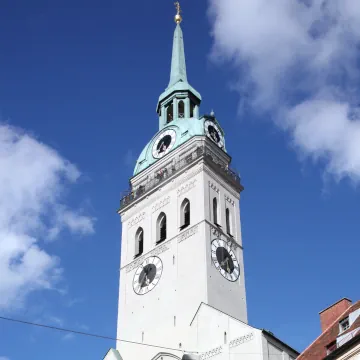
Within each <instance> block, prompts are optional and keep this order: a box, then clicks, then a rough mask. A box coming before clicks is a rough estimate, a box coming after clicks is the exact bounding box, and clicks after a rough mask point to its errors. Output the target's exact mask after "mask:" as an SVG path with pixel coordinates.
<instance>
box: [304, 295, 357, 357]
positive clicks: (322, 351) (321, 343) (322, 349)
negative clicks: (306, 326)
mask: <svg viewBox="0 0 360 360" xmlns="http://www.w3.org/2000/svg"><path fill="white" fill-rule="evenodd" d="M357 309H360V300H359V301H357V302H356V303H355V304H353V305H351V306H350V307H349V308H348V309H347V310H346V311H344V312H343V313H342V314H341V315H340V316H339V317H338V318H337V319H336V320H335V321H334V322H333V323H332V324H331V325H330V326H329V327H328V328H327V329H326V330H325V331H324V332H323V333H322V334H321V335H320V336H319V337H318V338H317V339H316V340H315V341H314V342H313V343H311V344H310V345H309V346H308V347H307V348H306V349H305V350H304V351H303V352H302V353H301V354H300V355H299V356H298V357H297V360H322V359H323V358H324V357H326V355H327V354H326V346H328V345H329V344H331V343H332V342H334V341H335V340H336V338H337V337H338V335H339V321H341V320H342V319H344V318H345V317H346V316H348V315H349V314H350V313H352V312H353V311H355V310H357ZM358 327H360V316H359V317H358V318H357V319H356V321H355V322H354V323H353V324H352V325H351V326H350V328H349V329H348V330H346V331H344V332H343V333H342V334H341V335H343V334H346V333H348V332H350V331H352V330H354V329H356V328H358Z"/></svg>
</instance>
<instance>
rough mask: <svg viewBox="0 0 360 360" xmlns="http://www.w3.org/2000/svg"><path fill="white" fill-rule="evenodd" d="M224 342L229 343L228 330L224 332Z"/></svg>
mask: <svg viewBox="0 0 360 360" xmlns="http://www.w3.org/2000/svg"><path fill="white" fill-rule="evenodd" d="M224 344H227V334H226V331H225V332H224Z"/></svg>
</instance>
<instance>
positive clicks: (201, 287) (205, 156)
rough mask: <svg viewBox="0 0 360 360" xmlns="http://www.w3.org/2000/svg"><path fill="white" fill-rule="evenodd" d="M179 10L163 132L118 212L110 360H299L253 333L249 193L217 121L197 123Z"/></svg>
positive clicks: (161, 111)
mask: <svg viewBox="0 0 360 360" xmlns="http://www.w3.org/2000/svg"><path fill="white" fill-rule="evenodd" d="M176 6H177V14H176V16H175V22H176V28H175V33H174V40H173V51H172V60H171V75H170V82H169V85H168V87H167V88H166V89H165V91H164V92H163V93H162V94H161V95H160V98H159V101H158V104H157V108H156V111H157V114H158V116H159V131H158V132H157V133H156V134H155V135H154V136H153V137H152V139H151V140H150V141H149V143H148V144H147V145H146V146H145V148H144V150H143V151H142V152H141V154H140V156H139V158H138V160H137V162H136V166H135V170H134V175H133V177H132V178H131V179H130V190H129V191H128V192H127V193H126V195H124V196H123V197H122V199H121V202H120V209H119V211H118V212H119V214H120V216H121V221H122V238H121V266H120V293H119V308H118V327H117V339H118V340H117V343H116V349H110V350H109V352H108V353H107V355H106V356H105V359H106V360H174V359H177V360H186V359H187V360H190V359H191V360H195V359H196V360H205V359H210V358H211V359H214V360H243V359H248V358H251V359H252V360H295V358H296V357H297V356H298V354H299V353H298V352H297V351H296V350H294V349H292V348H291V347H290V346H288V345H286V344H285V343H283V342H282V341H281V340H279V339H278V338H276V337H275V336H274V334H272V333H271V332H269V331H266V330H261V329H256V328H254V327H252V326H250V325H249V324H248V319H247V307H246V293H245V276H244V261H243V247H242V234H241V226H240V194H241V191H242V190H243V187H242V185H241V182H240V177H239V176H238V175H237V174H236V173H235V172H233V171H232V170H231V169H230V166H229V165H230V162H231V157H230V156H229V154H228V153H227V151H226V146H225V145H226V144H225V137H224V131H223V130H222V128H221V126H220V124H219V122H218V121H217V119H216V118H215V114H214V113H213V112H211V114H210V115H204V116H200V115H199V108H200V103H201V95H200V94H199V93H198V92H197V91H196V90H195V89H194V88H193V87H192V86H191V85H190V84H189V82H188V80H187V74H186V63H185V52H184V41H183V33H182V30H181V27H180V23H181V21H182V18H181V15H180V6H179V4H178V3H176ZM264 301H266V299H264ZM250 355H251V356H250Z"/></svg>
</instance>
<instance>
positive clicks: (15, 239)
mask: <svg viewBox="0 0 360 360" xmlns="http://www.w3.org/2000/svg"><path fill="white" fill-rule="evenodd" d="M332 4H335V5H334V7H333V6H332V5H329V3H328V2H327V1H325V0H323V1H321V0H319V1H314V2H311V1H294V2H293V4H291V2H289V1H288V0H286V2H285V0H281V1H278V2H265V1H262V0H256V1H252V2H247V1H244V2H242V3H239V2H238V1H235V0H226V1H223V2H216V1H215V0H213V1H209V2H206V1H204V0H203V1H198V2H194V1H189V0H184V1H183V3H182V5H183V8H184V13H183V15H184V22H183V23H182V28H183V32H184V37H185V50H186V60H187V68H188V79H189V81H190V83H191V84H192V85H193V86H194V87H195V88H196V89H197V90H198V91H199V92H200V93H201V95H202V97H203V103H202V106H201V113H209V112H210V111H211V109H214V110H215V113H216V115H217V118H218V120H219V122H220V123H221V125H222V127H223V128H224V129H225V132H226V144H227V149H228V151H229V152H230V154H231V155H232V156H233V163H232V165H233V167H234V168H236V169H238V170H239V172H240V173H241V176H242V181H243V184H244V186H245V191H244V192H243V195H242V199H241V220H242V226H243V241H244V247H245V271H246V273H245V274H246V288H247V301H248V311H249V321H250V323H251V325H253V326H256V327H260V328H265V329H268V330H270V331H272V332H273V333H274V334H275V335H276V336H278V337H279V338H281V339H282V340H283V341H285V342H287V343H289V344H290V345H291V346H293V347H295V348H297V349H299V350H302V349H304V348H305V347H306V346H307V345H308V344H309V343H310V342H311V341H312V340H313V339H314V338H315V336H317V335H318V334H319V331H320V325H319V318H318V312H319V311H320V310H322V309H323V308H325V307H327V306H328V305H330V304H331V303H333V302H335V301H337V300H338V299H340V298H341V297H345V296H346V297H350V298H352V299H353V300H354V301H355V300H357V299H359V290H358V286H356V285H355V283H356V280H355V279H356V274H357V273H358V266H357V264H358V257H359V255H358V254H359V250H360V245H359V240H358V234H359V232H360V221H359V214H360V211H359V210H360V205H359V190H358V182H359V179H360V148H359V145H358V144H359V143H360V131H359V120H358V113H359V112H358V110H359V109H358V107H357V106H358V105H357V100H356V99H357V96H358V89H357V88H356V86H354V82H355V80H357V79H358V76H359V71H358V66H357V65H358V56H357V48H356V45H357V43H356V41H357V40H356V41H355V40H354V39H356V38H357V35H359V33H360V31H359V28H358V27H357V26H356V25H355V24H358V23H359V22H356V21H355V20H358V17H359V16H360V14H359V11H358V10H357V11H352V10H353V9H352V8H351V6H352V5H353V4H354V2H353V1H351V0H347V1H344V2H342V3H340V2H339V1H337V0H336V1H335V0H334V2H333V3H332ZM343 4H346V5H343ZM320 5H323V6H320ZM336 6H337V7H336ZM354 9H355V8H354ZM261 10H262V11H261ZM335 14H336V15H335ZM173 15H174V9H173V5H172V1H165V0H160V1H156V2H148V1H146V2H145V1H140V2H126V3H124V2H120V1H110V0H103V1H101V2H100V1H98V0H87V1H82V0H72V1H69V0H64V1H61V2H60V1H55V0H53V1H40V0H33V1H31V2H28V1H24V0H19V1H17V2H12V1H8V0H3V1H2V9H1V12H0V115H1V123H0V166H1V168H2V170H1V171H2V174H1V175H0V186H1V188H2V190H1V191H2V193H3V195H2V199H0V206H1V208H2V210H3V209H4V211H2V212H3V214H2V215H1V216H0V234H1V240H0V244H1V247H0V269H1V273H2V274H5V275H2V276H1V280H0V290H1V291H0V293H1V294H2V295H1V298H2V299H0V315H2V316H11V317H15V318H20V319H24V320H27V321H36V322H41V323H45V324H49V325H54V326H62V327H66V328H73V329H75V330H79V331H88V332H91V333H98V334H102V335H106V336H115V335H116V317H117V296H118V276H119V270H118V269H119V260H120V233H121V228H120V221H119V218H118V215H117V214H116V210H117V208H118V205H119V199H120V193H121V192H122V191H124V190H126V189H127V186H128V179H129V177H130V176H131V175H132V171H133V167H134V164H135V160H136V157H137V155H138V154H139V153H140V152H141V150H142V148H143V146H144V145H145V144H146V143H147V141H148V140H149V139H150V138H151V137H152V136H153V134H154V133H155V132H156V131H157V125H158V120H157V116H156V113H155V107H156V103H157V98H158V96H159V94H160V93H161V92H162V91H163V90H164V88H165V87H166V85H167V83H168V80H169V71H170V56H171V47H172V35H173V30H174V23H173ZM333 20H336V21H333ZM344 21H346V23H347V24H349V26H348V27H347V29H348V30H347V33H341V31H340V30H339V28H337V26H339V27H340V25H341V24H342V23H343V22H344ZM334 24H335V25H334ZM309 34H310V35H309ZM319 34H320V35H321V36H320V35H319ZM345 45H347V46H345ZM350 115H351V116H350ZM1 241H2V243H1ZM4 294H5V295H4ZM111 346H114V343H113V342H112V341H108V340H100V339H93V338H87V337H82V336H78V335H75V336H64V334H62V333H58V332H55V331H50V330H46V329H38V328H35V327H34V328H32V327H28V326H25V325H19V324H13V323H7V322H4V321H0V358H1V356H3V357H4V358H5V359H6V358H7V359H10V360H18V359H22V358H23V357H24V356H26V357H27V358H30V359H37V360H41V359H47V358H48V356H49V355H48V354H49V352H50V351H51V354H52V355H51V357H52V359H54V360H56V359H64V358H69V357H71V358H75V357H80V358H84V359H85V358H86V359H89V360H90V359H94V360H95V359H101V358H102V356H103V355H104V353H105V352H106V351H107V349H108V348H109V347H111ZM1 359H2V358H1ZM2 360H3V359H2Z"/></svg>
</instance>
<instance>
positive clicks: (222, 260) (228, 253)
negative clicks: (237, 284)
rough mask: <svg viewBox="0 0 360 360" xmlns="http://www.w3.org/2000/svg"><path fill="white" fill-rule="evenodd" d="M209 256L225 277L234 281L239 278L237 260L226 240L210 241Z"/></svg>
mask: <svg viewBox="0 0 360 360" xmlns="http://www.w3.org/2000/svg"><path fill="white" fill-rule="evenodd" d="M211 257H212V260H213V263H214V265H215V267H216V269H217V270H219V272H220V274H221V275H222V276H223V277H224V278H225V279H227V280H229V281H236V280H237V279H238V278H239V275H240V267H239V262H238V261H237V259H236V256H235V254H234V252H233V251H232V250H231V247H230V246H229V245H228V243H227V242H226V241H224V240H220V239H216V240H214V241H213V242H212V243H211Z"/></svg>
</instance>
